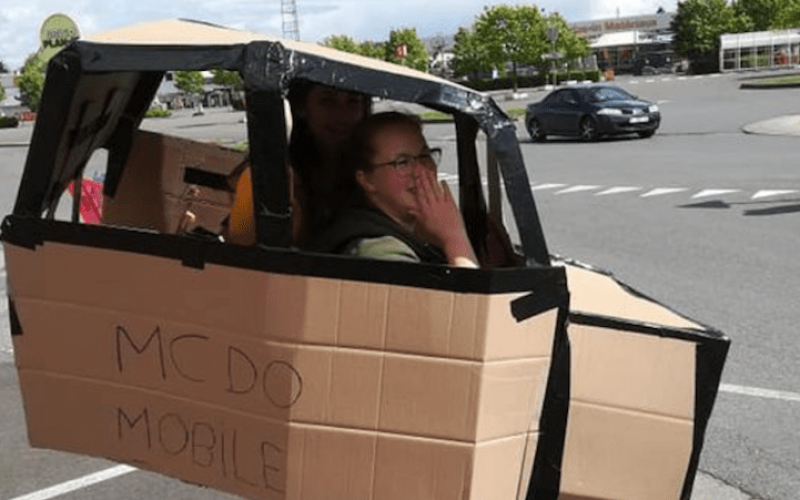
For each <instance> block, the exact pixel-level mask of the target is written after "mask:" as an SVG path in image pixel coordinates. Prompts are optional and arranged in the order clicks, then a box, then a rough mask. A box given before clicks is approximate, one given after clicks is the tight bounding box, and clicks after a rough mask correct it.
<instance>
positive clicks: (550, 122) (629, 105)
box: [525, 84, 661, 142]
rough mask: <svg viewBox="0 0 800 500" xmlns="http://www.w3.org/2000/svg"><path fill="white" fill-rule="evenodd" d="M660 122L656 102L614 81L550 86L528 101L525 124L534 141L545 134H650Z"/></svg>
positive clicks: (588, 137)
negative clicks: (547, 91) (537, 98)
mask: <svg viewBox="0 0 800 500" xmlns="http://www.w3.org/2000/svg"><path fill="white" fill-rule="evenodd" d="M660 124H661V113H660V112H659V111H658V105H656V104H653V103H651V102H648V101H643V100H641V99H639V98H638V97H636V96H633V95H631V94H629V93H628V92H626V91H625V90H623V89H622V88H620V87H617V86H615V85H608V84H587V85H574V86H569V87H564V88H560V89H557V90H554V91H553V92H551V93H550V94H548V95H547V97H545V98H544V99H542V100H541V101H539V102H537V103H532V104H529V105H528V108H527V110H526V113H525V127H526V128H527V130H528V134H530V136H531V139H533V141H534V142H539V141H543V140H545V139H546V138H547V136H548V135H571V136H578V137H580V138H581V139H582V140H584V141H595V140H597V139H598V138H600V137H601V136H605V135H620V134H632V133H635V134H638V135H639V136H640V137H643V138H645V137H650V136H652V135H653V134H654V133H655V132H656V129H658V126H659V125H660Z"/></svg>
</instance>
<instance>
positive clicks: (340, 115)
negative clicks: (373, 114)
mask: <svg viewBox="0 0 800 500" xmlns="http://www.w3.org/2000/svg"><path fill="white" fill-rule="evenodd" d="M304 111H305V116H306V122H307V123H308V128H309V130H310V131H311V135H312V136H313V137H314V139H315V140H316V141H317V144H319V145H320V146H322V147H323V148H325V149H327V150H329V151H331V150H337V149H339V148H340V147H341V146H342V144H343V143H344V142H345V141H346V140H347V139H348V138H349V137H350V134H351V133H352V132H353V128H354V127H355V126H356V124H357V123H358V122H360V121H361V120H362V119H363V118H364V116H365V115H366V111H367V110H366V103H365V99H364V96H361V95H359V94H356V93H352V92H345V91H341V90H335V89H332V88H329V87H324V86H322V85H314V86H313V87H312V88H311V90H310V91H309V93H308V97H306V101H305V110H304Z"/></svg>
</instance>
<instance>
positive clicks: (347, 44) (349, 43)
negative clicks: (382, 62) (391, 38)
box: [322, 35, 386, 59]
mask: <svg viewBox="0 0 800 500" xmlns="http://www.w3.org/2000/svg"><path fill="white" fill-rule="evenodd" d="M322 45H324V46H326V47H330V48H332V49H336V50H341V51H342V52H349V53H350V54H359V55H362V56H365V57H371V58H373V59H384V58H385V57H386V48H385V45H386V44H384V43H376V42H361V43H358V42H356V41H355V40H353V39H352V38H350V37H349V36H347V35H334V36H329V37H328V38H326V39H325V40H324V41H323V42H322Z"/></svg>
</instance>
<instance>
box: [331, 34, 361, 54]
mask: <svg viewBox="0 0 800 500" xmlns="http://www.w3.org/2000/svg"><path fill="white" fill-rule="evenodd" d="M322 45H324V46H326V47H330V48H332V49H336V50H341V51H342V52H348V53H350V54H361V50H360V49H359V47H358V43H356V41H355V40H353V39H352V38H350V37H349V36H347V35H333V36H329V37H328V38H326V39H325V40H323V41H322Z"/></svg>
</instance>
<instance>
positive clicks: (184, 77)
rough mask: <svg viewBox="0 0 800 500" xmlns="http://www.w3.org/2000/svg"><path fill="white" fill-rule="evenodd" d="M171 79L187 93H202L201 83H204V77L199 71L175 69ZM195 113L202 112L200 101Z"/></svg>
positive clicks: (200, 94)
mask: <svg viewBox="0 0 800 500" xmlns="http://www.w3.org/2000/svg"><path fill="white" fill-rule="evenodd" d="M173 81H174V82H175V86H176V87H178V89H180V90H182V91H184V92H186V93H187V94H189V95H198V96H202V95H203V85H204V84H205V81H206V79H205V78H204V77H203V74H202V73H200V72H199V71H176V72H175V73H174V74H173ZM195 114H197V115H202V114H203V103H202V101H201V102H200V105H199V109H198V110H197V112H196V113H195Z"/></svg>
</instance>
